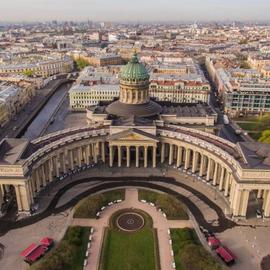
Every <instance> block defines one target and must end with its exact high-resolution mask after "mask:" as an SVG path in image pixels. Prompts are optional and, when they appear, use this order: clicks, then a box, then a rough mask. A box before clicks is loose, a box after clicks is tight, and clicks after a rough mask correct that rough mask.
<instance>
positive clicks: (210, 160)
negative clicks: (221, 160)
mask: <svg viewBox="0 0 270 270" xmlns="http://www.w3.org/2000/svg"><path fill="white" fill-rule="evenodd" d="M212 170H213V160H212V159H210V158H209V159H208V166H207V174H206V181H209V180H210V178H211V173H212Z"/></svg>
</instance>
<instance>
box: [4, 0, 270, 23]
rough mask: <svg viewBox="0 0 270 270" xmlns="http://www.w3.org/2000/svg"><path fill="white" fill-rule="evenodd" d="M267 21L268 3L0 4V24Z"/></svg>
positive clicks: (123, 0)
mask: <svg viewBox="0 0 270 270" xmlns="http://www.w3.org/2000/svg"><path fill="white" fill-rule="evenodd" d="M53 19H56V20H59V21H60V20H87V19H90V20H99V21H154V20H158V21H175V20H177V21H183V20H194V21H195V20H270V0H132V1H131V0H0V21H22V20H26V21H32V20H43V21H44V20H53Z"/></svg>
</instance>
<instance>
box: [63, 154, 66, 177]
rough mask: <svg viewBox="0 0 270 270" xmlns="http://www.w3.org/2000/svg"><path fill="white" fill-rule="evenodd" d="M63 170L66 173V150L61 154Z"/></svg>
mask: <svg viewBox="0 0 270 270" xmlns="http://www.w3.org/2000/svg"><path fill="white" fill-rule="evenodd" d="M62 163H63V172H64V173H66V150H64V152H63V154H62Z"/></svg>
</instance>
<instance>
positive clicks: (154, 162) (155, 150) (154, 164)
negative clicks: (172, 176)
mask: <svg viewBox="0 0 270 270" xmlns="http://www.w3.org/2000/svg"><path fill="white" fill-rule="evenodd" d="M156 166H157V147H156V146H153V168H156Z"/></svg>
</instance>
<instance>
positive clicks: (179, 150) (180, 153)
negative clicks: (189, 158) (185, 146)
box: [176, 146, 182, 167]
mask: <svg viewBox="0 0 270 270" xmlns="http://www.w3.org/2000/svg"><path fill="white" fill-rule="evenodd" d="M181 164H182V147H181V146H178V147H177V161H176V166H177V167H180V166H181Z"/></svg>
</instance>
